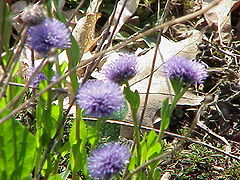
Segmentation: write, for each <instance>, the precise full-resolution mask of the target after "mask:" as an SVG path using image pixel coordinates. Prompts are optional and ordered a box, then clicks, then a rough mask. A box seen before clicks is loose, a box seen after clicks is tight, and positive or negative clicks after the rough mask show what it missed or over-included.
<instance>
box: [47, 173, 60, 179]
mask: <svg viewBox="0 0 240 180" xmlns="http://www.w3.org/2000/svg"><path fill="white" fill-rule="evenodd" d="M48 180H64V179H63V178H62V177H61V176H60V174H55V175H53V176H51V177H49V178H48Z"/></svg>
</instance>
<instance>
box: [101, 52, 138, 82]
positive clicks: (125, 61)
mask: <svg viewBox="0 0 240 180" xmlns="http://www.w3.org/2000/svg"><path fill="white" fill-rule="evenodd" d="M101 73H102V74H104V75H105V76H106V77H107V78H108V79H109V80H111V81H113V82H116V83H119V84H122V83H123V82H124V81H127V80H129V79H131V78H132V77H134V76H135V75H136V74H137V59H136V56H135V55H134V54H120V55H119V57H118V59H116V60H115V61H113V62H112V63H111V64H108V65H105V66H103V69H102V71H101Z"/></svg>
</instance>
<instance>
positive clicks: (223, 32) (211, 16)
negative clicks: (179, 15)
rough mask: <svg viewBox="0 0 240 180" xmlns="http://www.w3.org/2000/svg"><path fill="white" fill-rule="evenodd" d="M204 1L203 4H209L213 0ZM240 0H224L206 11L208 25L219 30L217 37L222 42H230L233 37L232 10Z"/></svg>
mask: <svg viewBox="0 0 240 180" xmlns="http://www.w3.org/2000/svg"><path fill="white" fill-rule="evenodd" d="M202 1H203V6H208V5H209V3H211V2H212V1H213V0H202ZM238 2H239V0H222V1H221V2H220V3H219V4H218V5H217V6H215V7H213V8H212V9H210V10H209V11H208V12H206V13H204V17H205V19H206V22H207V23H208V25H209V26H211V27H212V28H213V29H214V30H216V31H217V37H216V38H215V39H216V41H218V42H219V43H220V44H224V43H229V42H230V40H231V39H232V35H231V30H232V27H231V10H232V8H233V7H234V5H235V4H236V3H238ZM235 8H236V7H235Z"/></svg>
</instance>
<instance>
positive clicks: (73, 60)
mask: <svg viewBox="0 0 240 180" xmlns="http://www.w3.org/2000/svg"><path fill="white" fill-rule="evenodd" d="M66 51H67V56H68V69H69V70H70V69H72V68H74V67H75V66H77V64H78V62H79V60H80V48H79V46H78V44H77V41H76V40H75V39H74V37H73V36H71V48H68V49H67V50H66ZM70 79H71V85H72V88H73V91H74V92H76V90H77V89H78V86H79V85H78V80H77V73H72V74H70Z"/></svg>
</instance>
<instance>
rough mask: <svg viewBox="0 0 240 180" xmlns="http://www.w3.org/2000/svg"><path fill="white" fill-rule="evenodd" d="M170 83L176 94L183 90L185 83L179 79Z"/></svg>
mask: <svg viewBox="0 0 240 180" xmlns="http://www.w3.org/2000/svg"><path fill="white" fill-rule="evenodd" d="M170 81H171V84H172V87H173V90H174V92H175V94H178V93H179V92H180V91H181V89H182V86H183V82H182V81H181V80H180V79H179V78H177V79H171V80H170Z"/></svg>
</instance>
